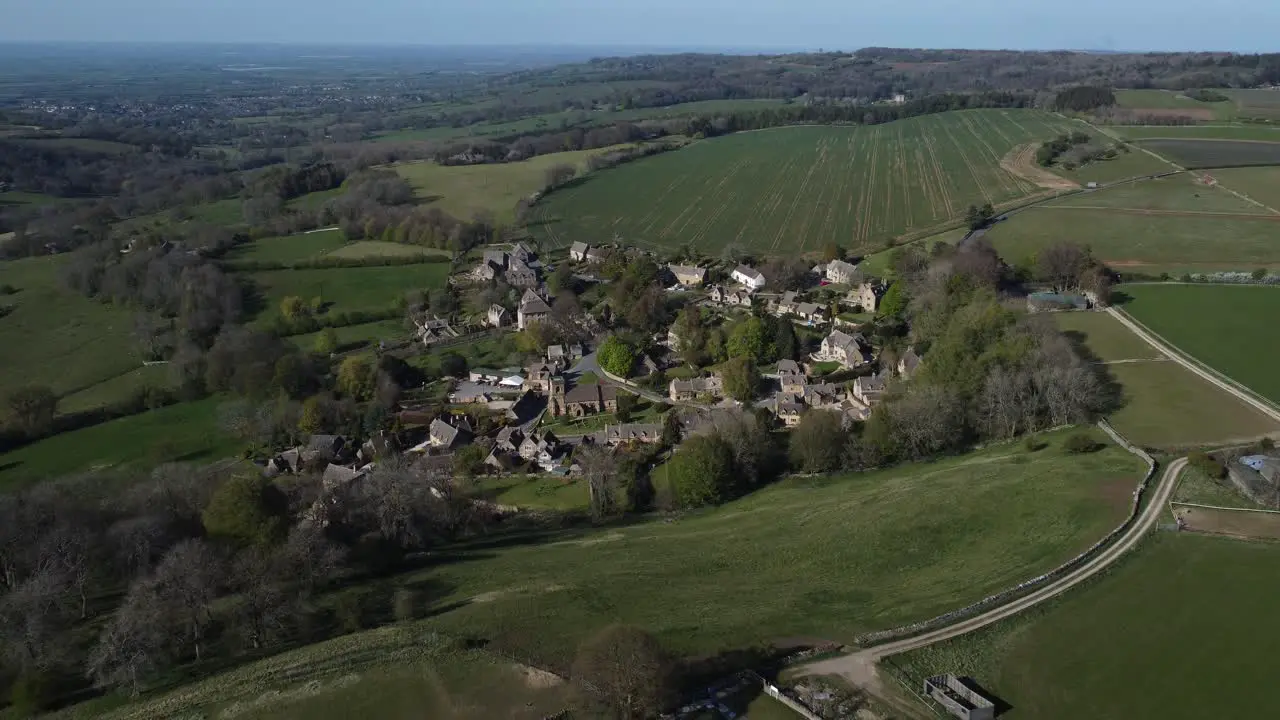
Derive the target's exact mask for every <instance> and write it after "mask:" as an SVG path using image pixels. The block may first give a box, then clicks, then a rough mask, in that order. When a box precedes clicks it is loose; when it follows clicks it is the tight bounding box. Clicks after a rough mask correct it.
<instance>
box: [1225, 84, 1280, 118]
mask: <svg viewBox="0 0 1280 720" xmlns="http://www.w3.org/2000/svg"><path fill="white" fill-rule="evenodd" d="M1225 92H1226V93H1227V95H1229V96H1230V97H1231V98H1232V99H1233V100H1235V101H1236V105H1238V106H1239V108H1240V110H1239V114H1240V116H1241V117H1247V118H1261V119H1263V120H1280V92H1276V91H1275V90H1263V89H1242V90H1227V91H1225Z"/></svg>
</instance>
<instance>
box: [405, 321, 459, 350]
mask: <svg viewBox="0 0 1280 720" xmlns="http://www.w3.org/2000/svg"><path fill="white" fill-rule="evenodd" d="M413 322H414V324H415V325H417V326H418V339H420V340H422V344H423V345H434V344H436V343H438V342H442V341H444V340H451V339H453V338H456V337H458V331H457V330H454V329H453V326H452V325H450V324H449V321H448V320H445V319H444V318H440V317H434V316H433V317H430V318H424V319H415V320H414V321H413Z"/></svg>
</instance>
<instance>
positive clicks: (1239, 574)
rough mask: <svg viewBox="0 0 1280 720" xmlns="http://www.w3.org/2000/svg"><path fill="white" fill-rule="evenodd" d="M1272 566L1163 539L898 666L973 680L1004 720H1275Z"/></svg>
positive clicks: (1265, 549) (1241, 545) (1265, 556)
mask: <svg viewBox="0 0 1280 720" xmlns="http://www.w3.org/2000/svg"><path fill="white" fill-rule="evenodd" d="M1278 562H1280V545H1276V544H1270V543H1268V544H1262V543H1257V544H1255V543H1248V542H1242V541H1237V540H1228V539H1222V538H1213V537H1204V536H1194V535H1176V534H1172V533H1158V534H1157V535H1156V536H1155V537H1153V538H1152V539H1150V540H1149V541H1147V543H1146V544H1145V545H1144V546H1143V547H1142V548H1140V549H1139V550H1138V551H1137V552H1136V554H1134V555H1133V556H1131V557H1130V558H1129V559H1128V560H1127V561H1125V562H1124V563H1122V564H1121V565H1120V566H1118V567H1117V568H1115V569H1113V570H1112V571H1110V572H1109V573H1108V574H1107V575H1106V576H1104V577H1102V578H1101V579H1100V580H1098V581H1096V583H1094V584H1092V585H1090V586H1088V587H1086V588H1082V589H1080V590H1075V591H1072V592H1071V593H1069V594H1067V595H1065V596H1063V598H1062V599H1061V600H1059V601H1057V602H1054V603H1052V604H1051V605H1050V606H1048V607H1047V608H1045V609H1042V610H1037V611H1032V613H1031V614H1029V615H1022V616H1018V617H1015V618H1012V619H1010V620H1008V621H1006V622H1003V623H1000V624H998V625H995V626H993V627H991V628H988V629H985V630H982V631H978V632H976V633H973V634H970V635H965V636H962V637H959V638H956V639H955V640H952V641H949V642H946V643H942V644H940V645H935V646H932V647H930V648H926V649H923V650H919V651H916V652H913V653H910V654H908V655H903V656H901V657H899V658H896V659H894V660H893V662H895V663H896V664H898V665H899V666H901V667H902V668H904V669H905V671H906V675H907V676H908V677H909V678H910V679H911V684H912V685H913V686H918V685H919V682H922V681H923V679H924V676H925V675H927V674H929V673H933V672H954V673H957V674H960V675H969V676H971V677H973V678H974V679H975V680H977V682H978V683H979V684H981V685H982V686H983V687H985V688H986V689H988V690H989V691H991V692H992V693H994V694H995V695H996V696H998V697H999V698H1001V699H1002V700H1003V701H1005V702H1006V703H1007V704H1008V705H1010V706H1012V707H1011V709H1009V710H1008V712H1007V714H1003V715H1001V718H1007V719H1008V720H1021V719H1023V718H1034V719H1035V720H1058V719H1062V720H1067V719H1068V718H1083V717H1087V718H1093V719H1095V720H1157V719H1159V720H1165V719H1168V718H1187V719H1190V718H1208V717H1216V718H1263V717H1276V716H1277V715H1280V695H1277V694H1276V693H1275V692H1273V688H1274V686H1275V683H1274V679H1273V676H1274V671H1273V668H1272V667H1271V664H1272V663H1271V662H1270V661H1271V658H1272V655H1273V652H1272V650H1273V647H1274V643H1273V642H1272V638H1274V637H1276V636H1277V634H1280V616H1277V614H1276V613H1275V612H1273V606H1274V599H1275V597H1276V594H1277V593H1280V575H1278V574H1277V573H1275V572H1274V571H1273V568H1275V566H1276V564H1277V563H1278ZM918 681H919V682H918Z"/></svg>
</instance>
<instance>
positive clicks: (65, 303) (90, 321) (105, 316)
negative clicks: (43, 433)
mask: <svg viewBox="0 0 1280 720" xmlns="http://www.w3.org/2000/svg"><path fill="white" fill-rule="evenodd" d="M61 263H62V258H59V257H50V256H45V257H38V258H27V259H23V260H10V261H5V262H0V285H12V286H14V287H15V288H17V289H18V293H16V294H14V295H5V296H0V304H3V305H10V306H13V307H14V310H13V312H11V313H9V314H8V315H5V316H4V317H0V368H3V369H4V370H3V372H0V396H3V395H6V394H8V393H9V392H10V391H12V390H14V389H16V388H18V387H21V386H23V385H27V384H39V385H47V386H49V387H50V388H52V389H53V391H54V392H55V393H57V394H59V395H63V396H65V395H72V394H74V393H77V392H81V391H84V390H87V389H89V388H91V387H93V386H94V385H97V384H98V383H101V382H105V381H107V380H111V379H112V378H115V377H117V376H120V375H122V374H124V373H127V372H129V371H131V370H134V369H135V368H137V367H139V366H140V365H141V364H142V358H141V356H140V355H139V354H138V352H137V350H136V348H135V343H134V342H133V340H132V339H130V334H131V333H132V332H133V313H132V312H131V311H129V310H125V309H119V308H115V307H112V306H110V305H105V304H103V303H100V302H97V301H95V300H90V299H88V298H86V297H84V296H83V295H80V294H78V293H76V292H73V291H71V290H67V289H64V288H63V287H62V284H61V281H60V280H59V279H58V267H59V266H60V265H61ZM3 413H7V410H4V411H0V414H3Z"/></svg>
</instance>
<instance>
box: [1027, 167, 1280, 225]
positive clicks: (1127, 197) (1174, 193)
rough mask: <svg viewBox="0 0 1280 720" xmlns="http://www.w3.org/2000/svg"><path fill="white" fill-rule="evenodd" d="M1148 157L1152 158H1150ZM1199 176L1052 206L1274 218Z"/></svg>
mask: <svg viewBox="0 0 1280 720" xmlns="http://www.w3.org/2000/svg"><path fill="white" fill-rule="evenodd" d="M1143 155H1144V156H1146V157H1148V158H1150V157H1151V156H1150V155H1146V154H1145V153H1143ZM1198 178H1199V175H1198V174H1193V173H1180V174H1178V175H1169V176H1167V177H1161V178H1154V179H1151V180H1142V181H1139V182H1132V183H1126V184H1123V185H1116V186H1115V187H1110V188H1105V189H1103V190H1099V191H1097V192H1085V193H1078V194H1076V195H1070V196H1068V197H1065V198H1062V199H1061V200H1055V201H1053V202H1052V203H1049V205H1050V206H1052V207H1085V208H1088V207H1093V208H1117V209H1135V210H1165V211H1178V212H1207V213H1231V214H1243V215H1271V214H1273V213H1270V212H1268V211H1267V210H1265V209H1263V208H1260V207H1258V206H1257V205H1254V204H1253V203H1250V202H1248V201H1247V200H1241V199H1240V198H1238V197H1236V196H1235V195H1232V194H1231V193H1229V192H1227V191H1226V190H1224V189H1222V188H1220V187H1214V186H1212V185H1206V184H1204V183H1203V182H1200V181H1199V179H1198Z"/></svg>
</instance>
